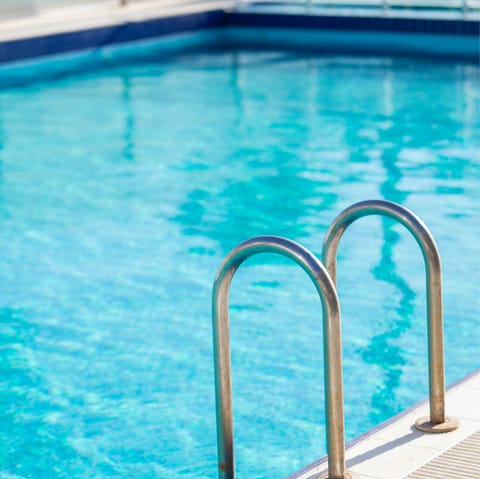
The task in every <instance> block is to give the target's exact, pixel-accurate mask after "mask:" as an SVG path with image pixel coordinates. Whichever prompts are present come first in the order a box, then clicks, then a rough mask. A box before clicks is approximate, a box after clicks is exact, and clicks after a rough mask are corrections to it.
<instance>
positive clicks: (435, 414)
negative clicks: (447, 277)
mask: <svg viewBox="0 0 480 479" xmlns="http://www.w3.org/2000/svg"><path fill="white" fill-rule="evenodd" d="M368 215H383V216H388V217H390V218H393V219H394V220H397V221H398V222H399V223H401V224H402V225H403V226H405V228H407V230H408V231H410V233H411V234H412V235H413V237H414V238H415V240H416V241H417V243H418V245H419V246H420V249H421V251H422V255H423V259H424V262H425V270H426V279H427V326H428V374H429V390H430V417H429V418H426V417H425V418H420V419H418V420H417V421H416V422H415V427H416V428H417V429H419V430H420V431H423V432H431V433H440V432H449V431H453V430H455V429H457V428H458V426H459V424H458V421H457V420H456V419H455V418H452V417H447V416H445V367H444V353H443V307H442V268H441V263H440V254H439V253H438V249H437V245H436V244H435V241H434V239H433V236H432V234H431V233H430V231H429V230H428V228H427V227H426V226H425V224H424V223H423V221H422V220H421V219H420V218H419V217H418V216H416V215H415V214H414V213H412V212H411V211H410V210H408V209H407V208H405V207H403V206H401V205H399V204H396V203H392V202H390V201H386V200H367V201H361V202H359V203H355V204H353V205H352V206H350V207H348V208H346V209H345V210H343V211H342V212H341V213H340V214H339V215H338V216H337V217H336V218H335V219H334V220H333V223H332V224H331V226H330V228H329V229H328V231H327V234H326V235H325V240H324V242H323V252H322V258H323V262H324V264H325V266H326V267H327V270H328V272H329V274H330V277H331V278H332V280H333V282H334V283H336V276H337V259H336V257H337V249H338V244H339V242H340V239H341V237H342V235H343V233H344V232H345V230H346V229H347V228H348V226H349V225H350V224H352V223H353V222H354V221H355V220H357V219H359V218H361V217H362V216H368Z"/></svg>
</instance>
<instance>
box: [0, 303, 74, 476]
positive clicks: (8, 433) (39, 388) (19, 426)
mask: <svg viewBox="0 0 480 479" xmlns="http://www.w3.org/2000/svg"><path fill="white" fill-rule="evenodd" d="M36 335H37V332H36V328H35V326H33V325H32V324H29V323H28V321H26V320H25V318H24V317H23V314H22V312H21V311H18V310H14V309H11V308H8V307H4V308H1V309H0V348H1V354H0V378H1V381H0V411H1V413H0V443H1V445H2V446H1V447H0V467H1V473H0V475H2V474H12V476H13V477H45V471H48V477H49V478H52V479H53V478H66V477H72V476H71V475H69V471H70V472H71V471H72V469H73V468H74V464H77V465H78V462H79V461H81V460H82V459H81V458H79V457H78V451H75V450H74V449H73V448H72V447H70V446H69V445H68V438H69V434H68V431H66V430H65V429H64V425H62V421H56V420H55V417H56V415H58V414H59V413H60V408H59V407H58V406H56V405H55V404H53V402H52V401H51V400H50V399H49V396H50V391H49V390H48V386H47V384H45V382H44V381H43V380H42V377H41V375H40V374H39V372H38V371H36V369H38V368H37V367H36V366H35V365H34V364H32V362H31V360H30V359H29V358H28V351H29V349H30V348H32V347H33V344H34V341H35V337H36ZM2 477H3V476H2Z"/></svg>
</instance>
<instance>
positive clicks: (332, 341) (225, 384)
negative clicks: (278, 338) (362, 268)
mask: <svg viewBox="0 0 480 479" xmlns="http://www.w3.org/2000/svg"><path fill="white" fill-rule="evenodd" d="M258 253H278V254H280V255H282V256H286V257H287V258H290V259H292V260H293V261H295V262H296V263H297V264H298V265H299V266H301V267H302V268H303V269H304V271H305V272H306V273H307V274H308V275H309V276H310V278H311V280H312V281H313V282H314V284H315V287H316V289H317V291H318V294H319V296H320V300H321V302H322V311H323V348H324V351H323V354H324V368H325V371H324V380H325V411H326V421H327V452H328V478H329V479H346V478H349V477H353V475H351V473H348V472H347V471H346V468H345V433H344V413H343V379H342V348H341V331H340V306H339V303H338V297H337V293H336V290H335V286H334V284H333V282H332V280H331V279H330V276H329V275H328V273H327V271H326V269H325V267H324V266H323V264H322V263H321V262H320V261H319V260H318V259H317V258H316V257H315V256H314V255H313V254H312V253H311V252H310V251H308V250H307V249H306V248H304V247H303V246H301V245H299V244H298V243H296V242H294V241H291V240H289V239H286V238H282V237H278V236H259V237H257V238H252V239H249V240H247V241H245V242H243V243H241V244H240V245H238V246H237V247H236V248H234V249H233V250H232V251H231V252H230V253H229V254H228V255H227V256H226V258H225V259H224V261H223V263H222V264H221V266H220V268H219V269H218V272H217V275H216V277H215V282H214V285H213V295H212V320H213V343H214V367H215V397H216V415H217V446H218V472H219V478H220V479H234V478H235V461H234V446H233V412H232V379H231V364H230V331H229V329H230V327H229V319H228V294H229V290H230V284H231V282H232V279H233V275H234V274H235V271H236V270H237V269H238V267H239V266H240V265H241V264H242V263H243V262H244V261H245V260H246V259H247V258H249V257H251V256H253V255H255V254H258Z"/></svg>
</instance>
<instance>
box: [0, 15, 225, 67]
mask: <svg viewBox="0 0 480 479" xmlns="http://www.w3.org/2000/svg"><path fill="white" fill-rule="evenodd" d="M224 23H225V13H224V12H223V11H221V10H216V11H210V12H202V13H194V14H189V15H181V16H177V17H167V18H158V19H153V20H146V21H142V22H129V23H124V24H121V25H112V26H108V27H100V28H93V29H90V30H81V31H74V32H66V33H58V34H54V35H47V36H42V37H34V38H28V39H20V40H12V41H7V42H0V63H2V62H3V63H4V62H11V61H15V60H23V59H27V58H35V57H40V56H44V55H52V54H56V53H65V52H70V51H75V50H85V49H89V48H98V47H102V46H105V45H112V44H119V43H126V42H130V41H133V40H140V39H148V38H155V37H161V36H163V35H169V34H172V33H181V32H187V31H194V30H199V29H203V28H207V27H210V28H211V27H220V26H222V25H224Z"/></svg>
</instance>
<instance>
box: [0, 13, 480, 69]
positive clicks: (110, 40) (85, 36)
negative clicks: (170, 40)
mask: <svg viewBox="0 0 480 479" xmlns="http://www.w3.org/2000/svg"><path fill="white" fill-rule="evenodd" d="M207 28H209V29H212V28H215V29H219V31H220V30H221V32H222V33H221V35H219V40H222V42H223V44H224V45H226V46H229V45H235V46H237V47H245V48H253V47H255V48H259V47H260V48H270V47H277V48H278V47H279V46H281V47H284V48H302V49H308V50H316V51H321V52H332V53H362V54H389V55H392V54H393V55H422V56H423V55H427V56H437V57H449V58H455V59H461V60H466V61H473V62H477V61H478V59H479V55H480V42H479V41H478V37H479V34H480V21H479V20H461V19H434V18H431V19H430V18H428V19H427V18H394V17H384V16H383V17H382V16H357V17H349V16H345V15H341V16H340V15H302V14H295V15H290V14H285V13H256V12H253V13H250V12H234V11H230V12H229V11H224V10H212V11H206V12H195V13H189V14H183V15H175V16H168V17H162V18H151V19H147V20H141V21H125V22H124V23H120V24H119V23H114V24H112V25H107V26H101V27H96V28H87V29H80V30H76V31H67V32H65V31H64V32H58V33H57V32H56V33H53V34H47V35H37V36H31V37H27V38H25V37H24V38H18V39H10V40H6V41H0V63H6V62H12V61H17V60H23V59H28V58H35V57H40V56H44V55H52V54H58V53H66V52H71V51H79V50H85V49H93V48H100V47H103V46H106V45H114V44H122V43H126V42H131V41H135V40H142V39H151V38H160V37H163V36H167V35H172V34H175V33H183V32H191V31H198V30H203V29H207ZM286 33H288V35H287V34H286Z"/></svg>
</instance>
